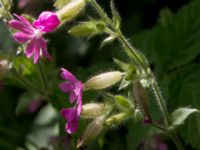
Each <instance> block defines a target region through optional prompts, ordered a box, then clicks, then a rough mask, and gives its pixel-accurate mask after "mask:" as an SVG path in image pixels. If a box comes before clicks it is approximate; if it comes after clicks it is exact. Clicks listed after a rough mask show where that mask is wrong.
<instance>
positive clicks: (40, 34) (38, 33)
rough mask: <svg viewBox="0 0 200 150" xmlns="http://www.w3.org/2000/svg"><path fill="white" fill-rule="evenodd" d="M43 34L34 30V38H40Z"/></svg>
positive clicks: (38, 30)
mask: <svg viewBox="0 0 200 150" xmlns="http://www.w3.org/2000/svg"><path fill="white" fill-rule="evenodd" d="M43 34H44V32H42V31H41V30H40V29H35V30H34V35H35V37H36V38H40V37H41V36H42V35H43Z"/></svg>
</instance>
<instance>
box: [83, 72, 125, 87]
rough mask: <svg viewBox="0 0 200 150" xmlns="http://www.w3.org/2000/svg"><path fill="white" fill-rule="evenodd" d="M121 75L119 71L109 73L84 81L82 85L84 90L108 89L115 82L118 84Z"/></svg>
mask: <svg viewBox="0 0 200 150" xmlns="http://www.w3.org/2000/svg"><path fill="white" fill-rule="evenodd" d="M122 75H123V73H121V72H119V71H111V72H106V73H102V74H99V75H97V76H94V77H93V78H91V79H89V80H88V81H86V83H85V84H84V89H85V90H92V89H94V90H99V89H104V88H107V87H110V86H112V85H114V84H116V83H117V82H119V81H120V80H121V78H122Z"/></svg>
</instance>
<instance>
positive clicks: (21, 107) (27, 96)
mask: <svg viewBox="0 0 200 150" xmlns="http://www.w3.org/2000/svg"><path fill="white" fill-rule="evenodd" d="M39 98H40V95H38V94H36V93H33V92H26V93H24V94H23V95H22V96H21V97H20V99H19V102H18V104H17V108H16V110H15V113H16V114H17V115H20V114H22V113H24V112H25V111H27V109H28V107H29V106H30V105H31V103H32V102H33V101H36V100H39Z"/></svg>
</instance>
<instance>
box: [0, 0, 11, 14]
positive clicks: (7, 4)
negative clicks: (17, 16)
mask: <svg viewBox="0 0 200 150" xmlns="http://www.w3.org/2000/svg"><path fill="white" fill-rule="evenodd" d="M11 3H12V2H11V0H1V1H0V5H1V6H2V7H3V8H4V9H5V10H7V11H8V10H10V8H11Z"/></svg>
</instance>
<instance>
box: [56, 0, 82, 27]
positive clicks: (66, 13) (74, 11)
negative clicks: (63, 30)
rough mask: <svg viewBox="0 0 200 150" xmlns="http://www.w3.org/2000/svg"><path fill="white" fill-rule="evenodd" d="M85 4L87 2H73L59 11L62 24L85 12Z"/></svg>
mask: <svg viewBox="0 0 200 150" xmlns="http://www.w3.org/2000/svg"><path fill="white" fill-rule="evenodd" d="M85 4H86V2H85V0H73V1H71V2H69V3H67V5H66V6H64V7H63V8H61V9H60V10H58V11H57V12H56V13H57V15H58V17H59V19H60V20H61V24H64V23H65V22H67V21H70V20H72V19H73V18H75V17H76V16H77V15H78V14H79V13H80V12H81V11H82V10H83V8H84V7H85Z"/></svg>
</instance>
